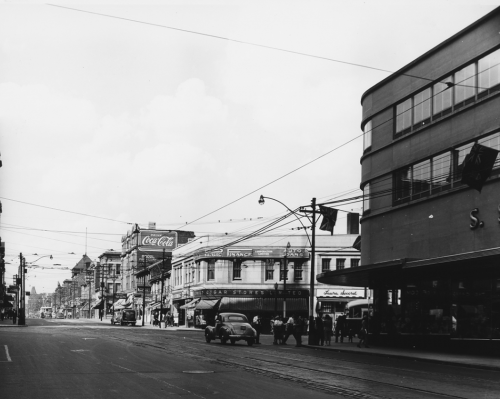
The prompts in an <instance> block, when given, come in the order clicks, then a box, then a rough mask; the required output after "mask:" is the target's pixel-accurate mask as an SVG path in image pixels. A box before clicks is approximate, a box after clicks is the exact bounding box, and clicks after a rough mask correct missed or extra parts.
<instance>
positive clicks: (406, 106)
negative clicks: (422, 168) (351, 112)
mask: <svg viewBox="0 0 500 399" xmlns="http://www.w3.org/2000/svg"><path fill="white" fill-rule="evenodd" d="M499 85H500V50H496V51H494V52H492V53H490V54H488V55H487V56H485V57H483V58H481V59H479V60H478V61H476V62H474V63H472V64H469V65H467V66H465V67H464V68H462V69H460V70H459V71H457V72H455V73H454V74H451V75H449V76H447V77H445V78H444V79H441V80H440V81H439V82H437V83H435V84H433V85H432V86H430V87H427V88H425V89H423V90H421V91H419V92H418V93H416V94H415V95H413V96H412V97H410V98H408V99H406V100H405V101H403V102H401V103H399V104H397V105H396V106H395V108H394V132H395V133H394V137H395V138H397V137H399V136H402V135H404V134H407V133H410V132H412V131H415V130H417V129H419V128H421V127H422V126H425V125H426V124H428V123H430V122H432V121H435V120H438V119H439V118H442V117H443V116H445V115H447V114H449V113H451V112H453V111H456V110H458V109H460V108H462V107H463V106H465V105H467V104H469V103H472V102H474V101H476V100H478V99H480V98H482V97H485V96H487V95H488V94H490V93H492V92H494V91H495V90H498V88H499V87H498V86H499ZM372 128H373V126H372V121H371V120H370V121H368V122H367V123H366V124H365V126H364V129H363V133H364V135H363V137H364V140H363V141H364V142H363V149H364V150H366V149H367V148H369V147H371V144H372Z"/></svg>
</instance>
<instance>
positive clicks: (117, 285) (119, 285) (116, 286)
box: [115, 283, 122, 292]
mask: <svg viewBox="0 0 500 399" xmlns="http://www.w3.org/2000/svg"><path fill="white" fill-rule="evenodd" d="M115 289H116V291H115V292H120V291H121V290H122V284H121V283H116V284H115Z"/></svg>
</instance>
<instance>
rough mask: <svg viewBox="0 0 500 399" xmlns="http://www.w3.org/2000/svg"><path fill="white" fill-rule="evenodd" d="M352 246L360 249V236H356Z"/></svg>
mask: <svg viewBox="0 0 500 399" xmlns="http://www.w3.org/2000/svg"><path fill="white" fill-rule="evenodd" d="M352 247H353V248H354V249H357V250H358V251H361V236H357V237H356V239H355V240H354V243H353V244H352Z"/></svg>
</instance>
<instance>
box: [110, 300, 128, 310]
mask: <svg viewBox="0 0 500 399" xmlns="http://www.w3.org/2000/svg"><path fill="white" fill-rule="evenodd" d="M113 307H114V309H115V310H122V309H126V308H129V307H130V302H129V300H128V299H118V300H117V301H116V302H115V303H114V304H113Z"/></svg>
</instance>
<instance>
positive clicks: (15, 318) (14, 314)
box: [12, 309, 17, 324]
mask: <svg viewBox="0 0 500 399" xmlns="http://www.w3.org/2000/svg"><path fill="white" fill-rule="evenodd" d="M16 321H17V310H16V309H14V310H13V311H12V324H16Z"/></svg>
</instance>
